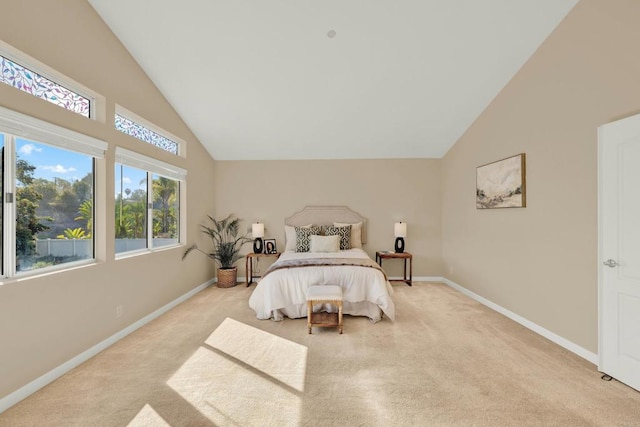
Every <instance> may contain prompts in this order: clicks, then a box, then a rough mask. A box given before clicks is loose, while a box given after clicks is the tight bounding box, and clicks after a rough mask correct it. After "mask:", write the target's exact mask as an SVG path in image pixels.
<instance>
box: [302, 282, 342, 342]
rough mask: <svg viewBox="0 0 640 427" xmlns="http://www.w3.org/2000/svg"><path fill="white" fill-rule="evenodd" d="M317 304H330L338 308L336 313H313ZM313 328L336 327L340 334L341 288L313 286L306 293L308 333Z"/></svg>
mask: <svg viewBox="0 0 640 427" xmlns="http://www.w3.org/2000/svg"><path fill="white" fill-rule="evenodd" d="M317 304H332V305H335V306H336V307H338V312H337V313H325V312H318V313H314V312H313V306H314V305H317ZM313 326H317V327H323V328H330V327H336V326H337V327H338V329H339V331H340V333H342V288H341V287H340V286H336V285H315V286H311V287H309V291H308V292H307V327H308V328H309V333H311V328H312V327H313Z"/></svg>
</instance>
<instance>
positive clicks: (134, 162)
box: [116, 147, 187, 181]
mask: <svg viewBox="0 0 640 427" xmlns="http://www.w3.org/2000/svg"><path fill="white" fill-rule="evenodd" d="M116 163H122V164H124V165H127V166H131V167H134V168H138V169H142V170H145V171H148V172H152V173H155V174H156V175H162V176H164V177H166V178H171V179H175V180H178V181H184V180H186V178H187V170H186V169H183V168H181V167H178V166H175V165H172V164H170V163H166V162H163V161H161V160H157V159H154V158H151V157H147V156H145V155H143V154H140V153H136V152H135V151H131V150H127V149H126V148H122V147H116Z"/></svg>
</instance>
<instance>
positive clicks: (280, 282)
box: [249, 249, 395, 322]
mask: <svg viewBox="0 0 640 427" xmlns="http://www.w3.org/2000/svg"><path fill="white" fill-rule="evenodd" d="M320 257H328V258H369V256H368V255H367V253H366V252H365V251H363V250H362V249H350V250H347V251H340V252H336V253H314V252H303V253H297V252H285V253H283V254H282V255H281V256H280V258H279V259H278V261H280V260H289V259H300V258H320ZM278 261H276V262H278ZM313 285H340V286H341V287H342V293H343V299H344V302H343V312H344V313H345V314H350V315H355V316H367V317H369V318H370V319H371V320H372V321H374V322H377V321H378V320H380V319H381V318H382V313H383V312H384V314H386V315H387V316H388V317H389V318H390V319H391V320H394V319H395V306H394V304H393V300H392V299H391V294H392V293H393V288H392V287H391V284H390V283H389V282H388V281H387V280H386V279H385V277H384V274H382V273H381V272H380V271H378V270H377V269H374V268H366V267H358V266H343V265H340V266H310V267H301V268H283V269H280V270H276V271H273V272H271V273H269V274H268V275H267V276H266V277H264V278H263V279H262V280H260V282H258V285H257V286H256V289H255V290H254V291H253V293H252V294H251V298H249V306H250V307H251V308H252V309H253V310H254V311H255V312H256V315H257V317H258V319H273V320H282V319H283V317H284V316H287V317H289V318H299V317H306V316H307V304H306V299H307V298H306V297H307V288H308V287H309V286H313ZM317 309H318V307H316V310H317ZM321 309H322V310H327V311H335V309H334V307H332V306H324V307H322V308H321Z"/></svg>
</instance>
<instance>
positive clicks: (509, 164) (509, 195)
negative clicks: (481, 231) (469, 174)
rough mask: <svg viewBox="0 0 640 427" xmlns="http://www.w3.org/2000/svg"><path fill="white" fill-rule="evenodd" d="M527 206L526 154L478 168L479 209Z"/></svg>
mask: <svg viewBox="0 0 640 427" xmlns="http://www.w3.org/2000/svg"><path fill="white" fill-rule="evenodd" d="M526 206H527V198H526V182H525V154H524V153H522V154H518V155H517V156H513V157H509V158H506V159H503V160H498V161H497V162H493V163H489V164H487V165H483V166H479V167H478V168H476V208H477V209H496V208H524V207H526Z"/></svg>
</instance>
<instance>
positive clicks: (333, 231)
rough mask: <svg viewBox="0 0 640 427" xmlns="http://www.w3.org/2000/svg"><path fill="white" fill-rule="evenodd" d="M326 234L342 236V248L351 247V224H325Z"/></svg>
mask: <svg viewBox="0 0 640 427" xmlns="http://www.w3.org/2000/svg"><path fill="white" fill-rule="evenodd" d="M324 235H325V236H340V250H341V251H346V250H347V249H351V225H347V226H343V227H336V226H335V225H325V226H324Z"/></svg>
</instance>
